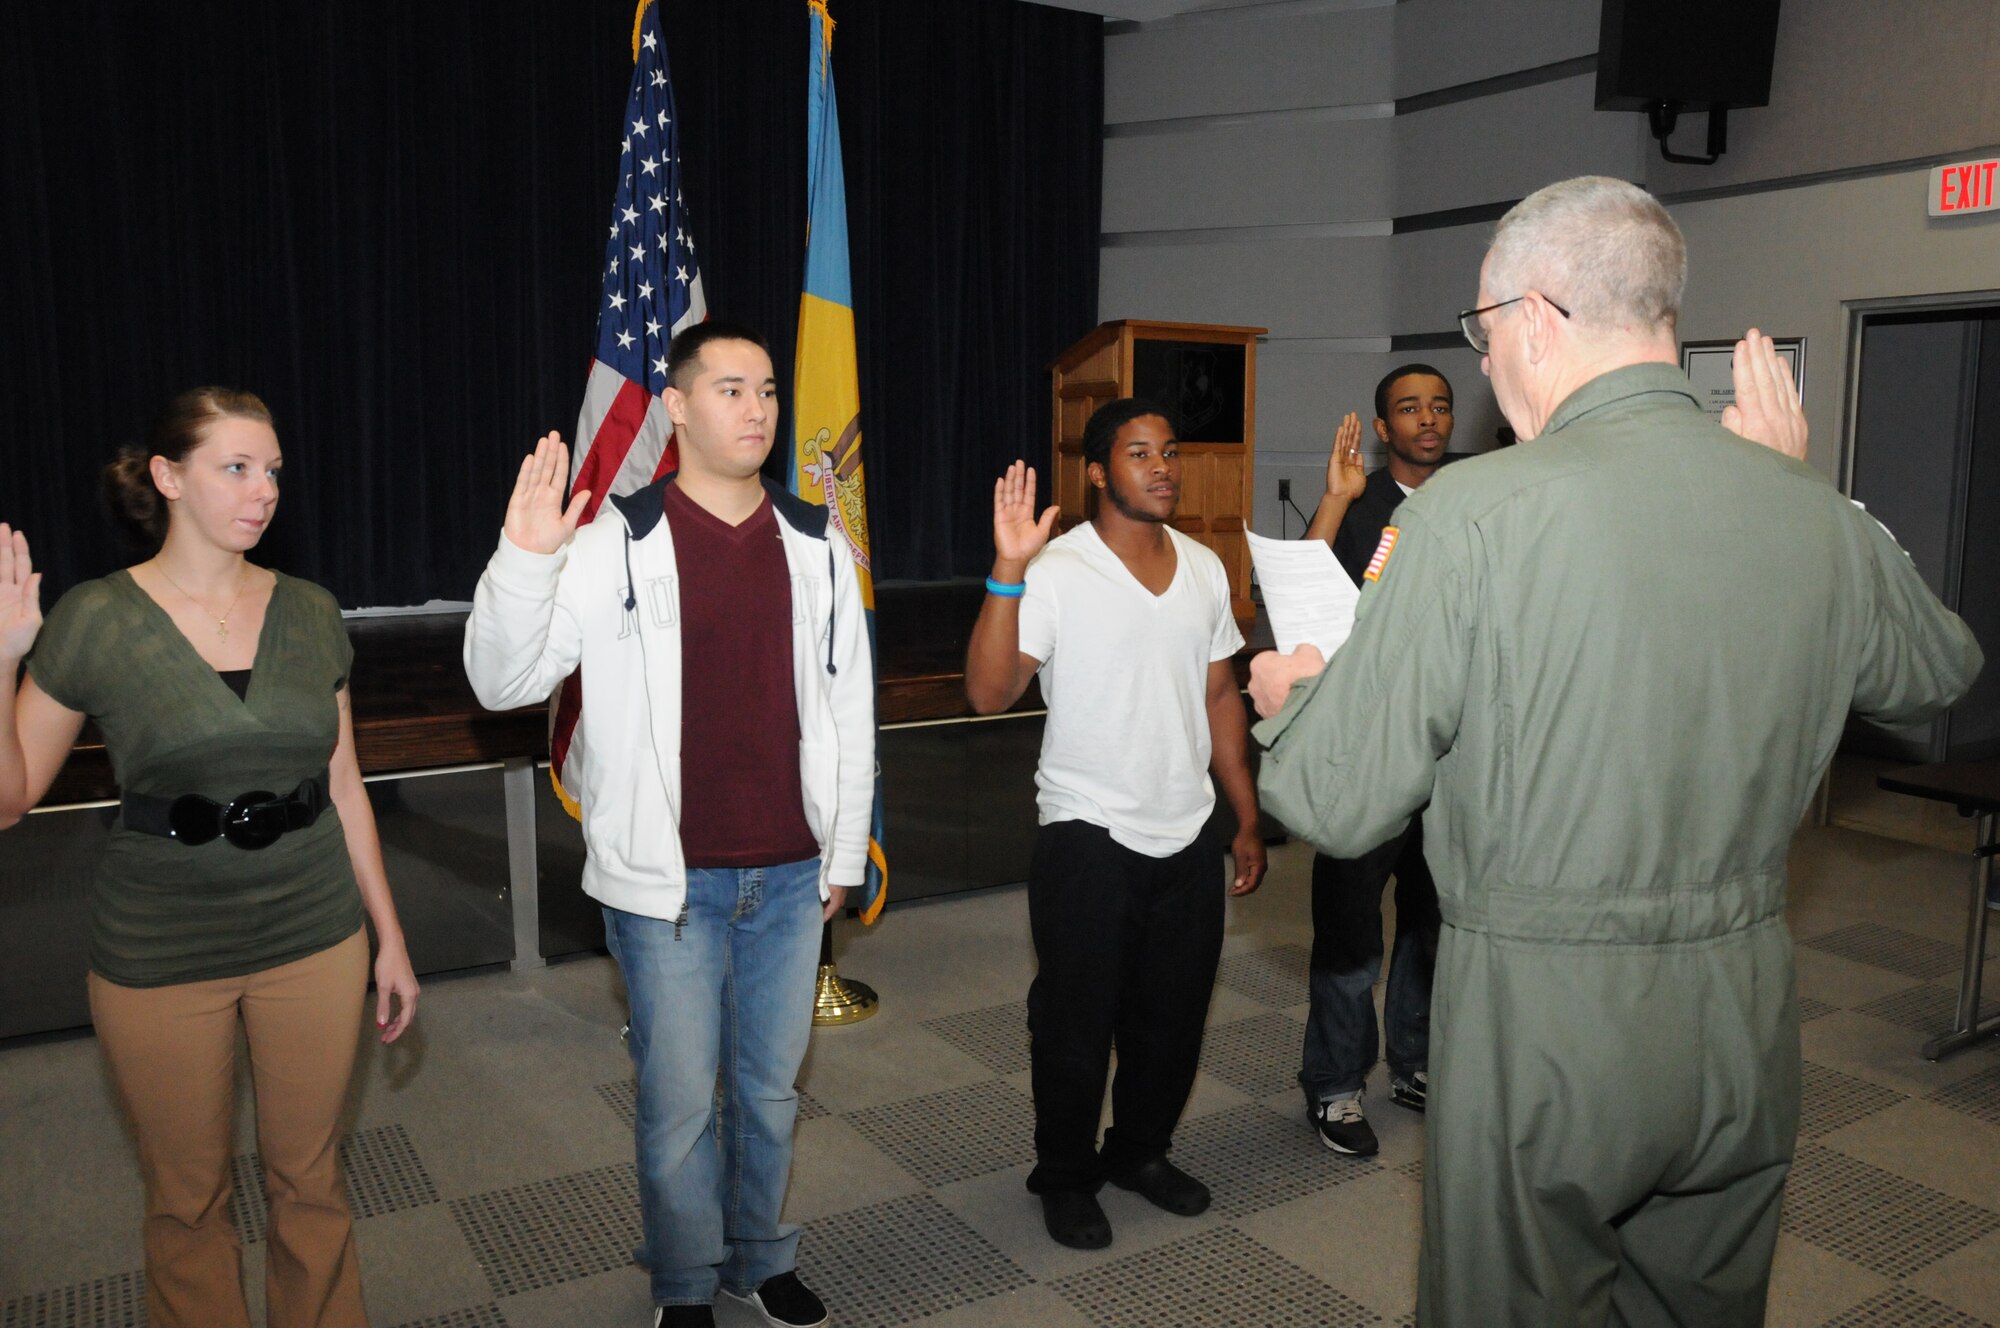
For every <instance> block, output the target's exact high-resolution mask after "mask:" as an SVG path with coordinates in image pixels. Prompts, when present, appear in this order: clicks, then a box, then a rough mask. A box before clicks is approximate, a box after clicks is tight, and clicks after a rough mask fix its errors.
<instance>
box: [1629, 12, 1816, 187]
mask: <svg viewBox="0 0 2000 1328" xmlns="http://www.w3.org/2000/svg"><path fill="white" fill-rule="evenodd" d="M1777 49H1778V0H1604V16H1603V20H1602V22H1601V23H1600V24H1599V26H1598V32H1597V109H1598V110H1600V111H1644V112H1646V114H1647V117H1648V119H1649V120H1650V122H1651V125H1652V130H1653V137H1654V138H1656V139H1658V140H1659V143H1660V155H1661V156H1663V157H1665V158H1666V159H1667V160H1668V161H1678V162H1688V163H1692V164H1695V165H1701V166H1709V165H1713V164H1714V163H1715V160H1716V159H1717V158H1718V157H1720V156H1721V155H1722V153H1723V152H1724V150H1725V149H1726V148H1727V147H1728V135H1729V129H1728V125H1729V111H1730V109H1731V108H1733V107H1740V106H1768V105H1770V102H1771V60H1772V57H1773V56H1774V55H1775V54H1776V53H1777ZM1682 111H1707V112H1708V113H1709V116H1708V155H1707V156H1705V157H1696V156H1687V155H1683V154H1681V153H1677V152H1674V151H1672V150H1671V149H1669V148H1668V146H1667V138H1668V136H1669V135H1670V134H1672V133H1673V131H1674V124H1675V122H1676V120H1677V119H1678V118H1679V116H1680V113H1681V112H1682Z"/></svg>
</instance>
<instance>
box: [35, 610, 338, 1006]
mask: <svg viewBox="0 0 2000 1328" xmlns="http://www.w3.org/2000/svg"><path fill="white" fill-rule="evenodd" d="M353 661H354V647H353V646H352V644H350V643H349V641H348V639H347V630H346V628H345V626H344V625H343V624H342V622H341V619H340V608H339V606H338V605H337V604H336V603H335V602H334V599H333V597H332V596H331V595H329V594H327V592H326V591H324V590H322V589H320V588H319V587H318V586H315V585H313V584H311V583H310V582H306V581H298V580H295V579H293V578H291V577H288V576H285V575H283V574H279V575H278V577H277V585H276V586H275V588H274V589H273V590H272V592H271V603H270V606H269V607H268V608H267V609H266V610H265V613H264V628H263V631H262V633H261V634H260V635H259V636H258V639H257V657H256V662H255V664H254V665H253V671H252V673H251V675H250V686H249V690H248V693H247V694H246V695H245V696H244V697H243V698H241V699H239V698H238V697H237V695H236V693H235V692H233V691H232V690H230V687H229V684H228V683H226V682H224V681H223V679H222V677H221V675H219V674H218V673H217V672H216V671H215V669H214V668H212V667H211V666H210V665H209V664H208V662H207V661H206V660H204V659H202V657H201V656H200V655H199V654H197V653H196V651H195V648H194V646H193V644H192V643H191V642H189V640H188V639H187V637H186V636H184V635H183V634H182V633H181V630H180V628H179V627H177V626H176V625H175V624H174V621H173V619H172V618H170V617H168V616H167V613H166V611H165V610H164V609H162V608H161V607H160V606H159V605H158V604H156V603H154V602H153V599H152V597H151V596H150V595H148V594H147V593H146V592H145V591H144V590H142V589H140V588H139V586H138V584H137V583H136V582H134V581H133V580H132V578H131V576H130V575H129V574H128V573H126V572H123V571H119V572H114V573H112V574H111V575H110V576H107V577H105V578H103V579H102V580H98V581H88V582H85V583H84V584H82V585H80V586H77V587H76V588H75V589H73V590H71V591H70V592H69V593H68V594H66V595H64V596H63V597H62V599H61V601H60V602H59V603H57V605H56V606H55V608H54V609H53V610H52V611H51V612H50V613H49V615H48V620H47V622H45V623H44V624H43V626H42V631H41V634H40V636H39V637H38V639H37V640H36V642H35V648H34V653H33V654H32V655H31V656H30V657H29V660H28V671H29V673H30V674H31V675H32V676H33V677H34V679H35V682H36V683H37V684H38V685H39V686H40V687H41V689H42V690H43V691H45V692H47V693H48V694H49V695H50V696H51V697H53V698H54V699H55V700H56V701H57V702H59V703H60V704H62V705H64V706H66V707H68V708H69V709H71V710H78V711H82V712H83V713H84V714H86V715H88V716H90V718H91V719H92V720H94V721H96V724H97V727H98V729H99V731H101V732H102V733H103V735H104V745H105V749H106V751H107V753H108V754H109V756H110V758H111V765H112V769H113V771H114V773H115V774H116V776H117V779H118V783H119V786H120V787H121V788H123V789H126V790H130V791H132V792H137V793H146V794H151V795H153V796H154V797H161V798H176V797H179V796H180V795H181V794H184V793H199V794H202V795H204V796H206V797H209V798H213V799H215V800H216V801H218V802H225V803H226V802H228V801H230V800H232V799H234V798H237V797H239V796H241V795H242V794H244V793H247V792H251V791H253V790H267V791H269V792H271V793H274V794H277V795H279V796H283V795H284V794H286V793H289V792H290V791H291V790H293V789H294V788H296V787H298V785H299V783H300V782H301V781H303V780H306V779H309V778H311V777H313V776H314V775H318V774H321V773H322V772H324V771H325V770H326V768H327V762H328V760H329V758H331V757H332V755H333V749H334V744H335V743H336V741H337V740H338V738H339V733H340V729H339V709H338V706H337V705H336V702H335V699H334V698H335V693H336V692H338V691H339V690H340V688H341V687H342V686H343V685H344V684H345V683H346V681H347V674H348V670H349V668H350V667H351V666H352V664H353ZM90 905H91V907H90V965H91V967H92V968H93V969H94V970H96V972H97V973H98V974H99V975H100V976H102V977H104V978H106V979H108V980H109V981H112V982H116V983H118V984H120V985H122V986H129V987H161V986H166V985H169V984H171V983H179V982H200V981H206V980H208V979H211V978H225V977H239V976H241V975H243V974H246V973H254V972H257V971H259V970H261V969H266V968H273V967H276V966H277V965H279V964H285V963H290V962H291V961H293V960H295V959H302V958H304V957H305V956H307V955H310V954H314V953H316V952H318V951H320V950H324V949H326V948H327V947H328V946H330V945H334V944H336V943H338V942H340V941H343V940H345V939H346V938H347V937H349V936H350V935H352V934H353V933H354V931H355V929H356V928H357V927H359V926H360V925H361V896H360V891H359V890H358V888H357V887H356V885H355V881H354V869H353V866H352V865H351V864H350V863H349V861H348V857H347V844H346V839H345V837H344V836H343V835H342V833H341V826H340V816H339V813H338V812H336V811H335V810H334V809H333V808H332V807H331V806H329V807H328V808H327V809H326V810H325V811H324V812H322V813H321V814H320V816H319V819H318V820H316V821H315V822H314V823H313V824H312V825H311V826H309V827H307V828H306V829H304V830H295V831H292V832H291V833H289V834H286V835H285V836H283V837H282V838H280V839H279V840H278V841H277V842H276V843H275V844H272V845H270V846H269V847H267V848H262V849H242V848H238V847H237V846H236V845H234V844H232V843H230V842H229V841H228V840H226V839H222V838H217V839H214V840H212V841H210V842H209V843H207V844H203V845H201V846H199V847H194V848H190V847H189V846H187V845H186V844H183V843H181V842H179V841H178V840H173V839H165V838H162V837H160V836H157V835H148V834H142V833H140V832H138V831H136V830H129V829H127V828H126V827H125V825H124V824H123V822H122V821H121V822H119V823H117V824H115V825H114V826H113V827H112V831H111V837H110V841H109V842H108V843H107V845H106V847H105V851H104V856H103V857H102V858H101V859H100V860H99V862H98V864H97V871H96V875H95V877H94V878H93V880H92V884H91V900H90Z"/></svg>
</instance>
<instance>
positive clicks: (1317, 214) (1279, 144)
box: [1102, 119, 1397, 235]
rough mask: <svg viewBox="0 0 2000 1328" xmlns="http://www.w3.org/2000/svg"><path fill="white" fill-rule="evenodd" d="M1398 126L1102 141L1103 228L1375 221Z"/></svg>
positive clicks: (1286, 127) (1236, 127)
mask: <svg viewBox="0 0 2000 1328" xmlns="http://www.w3.org/2000/svg"><path fill="white" fill-rule="evenodd" d="M1396 127H1397V121H1395V120H1391V119H1373V120H1331V121H1322V122H1315V123H1305V124H1299V123H1291V122H1282V121H1281V122H1275V123H1248V124H1233V125H1217V126H1212V127H1206V128H1194V129H1190V130H1188V131H1187V132H1184V133H1176V134H1149V135H1145V136H1142V137H1137V138H1108V139H1106V140H1105V141H1104V213H1103V222H1102V225H1103V229H1104V231H1105V233H1106V234H1108V235H1116V234H1119V233H1120V232H1126V231H1160V230H1188V229H1196V228H1204V227H1215V226H1280V225H1309V224H1314V223H1322V222H1340V221H1367V220H1377V221H1379V220H1381V219H1382V218H1384V217H1387V216H1388V215H1390V213H1391V210H1392V209H1391V206H1390V198H1391V188H1390V180H1391V178H1392V175H1393V174H1394V173H1395V172H1394V171H1393V161H1394V142H1393V137H1392V131H1393V130H1394V129H1395V128H1396Z"/></svg>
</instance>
